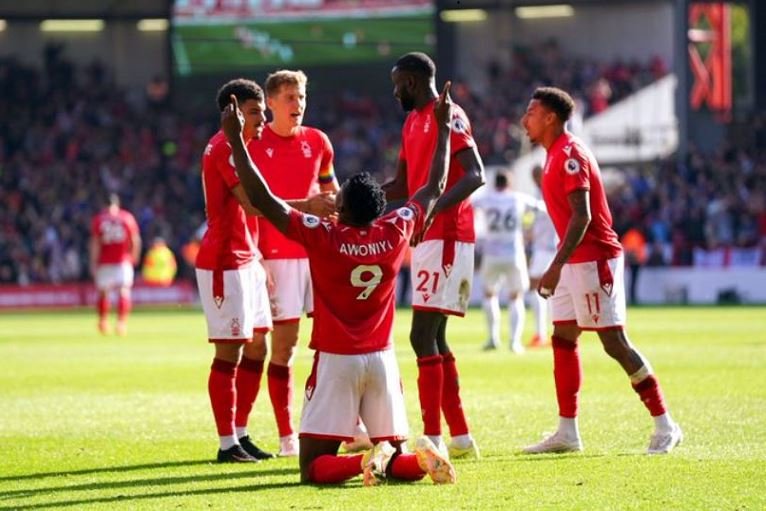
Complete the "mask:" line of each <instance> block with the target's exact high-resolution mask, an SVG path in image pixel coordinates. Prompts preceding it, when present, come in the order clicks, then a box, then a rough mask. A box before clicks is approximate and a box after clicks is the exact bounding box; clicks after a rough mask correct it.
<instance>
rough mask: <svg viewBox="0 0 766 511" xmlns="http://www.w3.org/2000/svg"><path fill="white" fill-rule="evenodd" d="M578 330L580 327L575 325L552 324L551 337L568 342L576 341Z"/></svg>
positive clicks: (578, 334)
mask: <svg viewBox="0 0 766 511" xmlns="http://www.w3.org/2000/svg"><path fill="white" fill-rule="evenodd" d="M580 332H581V330H580V327H578V326H577V325H554V327H553V337H557V338H559V339H561V340H564V341H569V342H577V338H578V337H580Z"/></svg>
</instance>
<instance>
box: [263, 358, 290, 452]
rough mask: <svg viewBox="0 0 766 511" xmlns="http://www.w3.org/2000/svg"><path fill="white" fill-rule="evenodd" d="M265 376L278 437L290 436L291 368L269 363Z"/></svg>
mask: <svg viewBox="0 0 766 511" xmlns="http://www.w3.org/2000/svg"><path fill="white" fill-rule="evenodd" d="M267 376H268V380H269V397H271V406H272V408H274V418H275V419H276V420H277V429H278V430H279V436H280V437H283V436H288V435H292V434H293V426H292V424H291V422H292V421H291V417H290V411H291V409H292V404H293V368H292V367H288V366H280V365H276V364H273V363H269V369H268V371H267Z"/></svg>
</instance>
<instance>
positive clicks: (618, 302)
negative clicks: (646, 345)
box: [548, 255, 627, 330]
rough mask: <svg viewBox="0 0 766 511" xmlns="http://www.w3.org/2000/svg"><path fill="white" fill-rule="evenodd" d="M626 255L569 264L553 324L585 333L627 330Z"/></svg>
mask: <svg viewBox="0 0 766 511" xmlns="http://www.w3.org/2000/svg"><path fill="white" fill-rule="evenodd" d="M624 276H625V270H624V259H623V256H622V255H620V256H619V257H615V258H614V259H604V260H601V261H591V262H587V263H574V264H565V265H564V267H563V268H562V270H561V279H560V280H559V284H558V287H556V289H555V292H554V294H553V296H551V297H550V298H549V299H548V301H550V303H551V319H552V320H553V324H554V325H557V324H572V325H574V324H576V325H577V326H578V327H580V328H581V329H583V330H607V329H610V328H618V327H623V326H624V325H625V319H626V316H627V314H626V308H625V282H624Z"/></svg>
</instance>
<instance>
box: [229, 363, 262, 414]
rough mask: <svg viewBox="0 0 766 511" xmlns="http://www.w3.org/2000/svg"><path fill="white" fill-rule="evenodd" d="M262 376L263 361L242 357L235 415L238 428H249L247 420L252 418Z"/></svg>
mask: <svg viewBox="0 0 766 511" xmlns="http://www.w3.org/2000/svg"><path fill="white" fill-rule="evenodd" d="M261 375H263V360H254V359H252V358H247V357H242V360H241V361H240V362H239V367H237V377H236V379H235V386H236V389H237V411H236V414H235V415H234V426H235V427H237V428H244V427H246V426H247V418H248V417H249V416H250V411H251V410H252V409H253V403H255V398H256V397H258V390H260V388H261Z"/></svg>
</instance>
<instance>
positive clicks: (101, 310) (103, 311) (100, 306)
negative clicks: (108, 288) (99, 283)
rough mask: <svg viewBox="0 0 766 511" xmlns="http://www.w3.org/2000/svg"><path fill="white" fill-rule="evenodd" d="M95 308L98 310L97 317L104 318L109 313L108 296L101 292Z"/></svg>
mask: <svg viewBox="0 0 766 511" xmlns="http://www.w3.org/2000/svg"><path fill="white" fill-rule="evenodd" d="M96 309H97V310H98V319H101V320H104V319H106V316H107V314H109V296H108V295H107V294H106V293H102V294H100V295H99V296H98V302H96Z"/></svg>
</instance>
